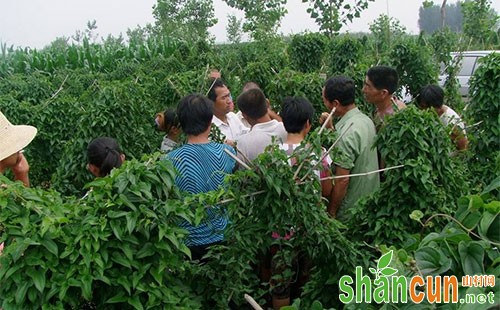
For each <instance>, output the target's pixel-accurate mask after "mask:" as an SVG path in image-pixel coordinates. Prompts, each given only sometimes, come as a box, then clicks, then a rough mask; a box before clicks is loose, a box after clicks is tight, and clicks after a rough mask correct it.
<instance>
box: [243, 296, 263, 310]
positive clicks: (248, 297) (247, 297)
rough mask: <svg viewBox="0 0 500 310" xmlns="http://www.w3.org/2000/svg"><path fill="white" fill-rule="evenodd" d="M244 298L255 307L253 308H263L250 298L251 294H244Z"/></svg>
mask: <svg viewBox="0 0 500 310" xmlns="http://www.w3.org/2000/svg"><path fill="white" fill-rule="evenodd" d="M245 300H246V301H247V302H248V303H249V304H250V305H251V306H252V307H253V308H254V309H255V310H264V309H262V307H261V306H259V304H258V303H257V302H256V301H255V299H253V298H252V296H250V295H248V294H245Z"/></svg>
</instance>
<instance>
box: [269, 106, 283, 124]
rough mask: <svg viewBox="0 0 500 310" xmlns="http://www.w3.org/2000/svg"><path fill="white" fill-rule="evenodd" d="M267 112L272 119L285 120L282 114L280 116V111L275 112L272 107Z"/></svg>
mask: <svg viewBox="0 0 500 310" xmlns="http://www.w3.org/2000/svg"><path fill="white" fill-rule="evenodd" d="M267 114H269V117H270V118H271V119H275V120H277V121H278V122H283V120H282V119H281V116H279V115H278V113H276V112H274V111H273V110H272V109H271V108H268V109H267Z"/></svg>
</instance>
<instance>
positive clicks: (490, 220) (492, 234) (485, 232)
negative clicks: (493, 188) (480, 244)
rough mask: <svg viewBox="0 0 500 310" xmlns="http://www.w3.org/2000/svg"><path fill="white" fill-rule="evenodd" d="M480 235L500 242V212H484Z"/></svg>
mask: <svg viewBox="0 0 500 310" xmlns="http://www.w3.org/2000/svg"><path fill="white" fill-rule="evenodd" d="M478 232H479V235H480V236H481V237H483V238H485V239H487V240H491V241H494V242H500V233H499V232H500V214H492V213H490V212H488V211H485V212H484V213H483V218H482V219H481V222H480V224H479V228H478Z"/></svg>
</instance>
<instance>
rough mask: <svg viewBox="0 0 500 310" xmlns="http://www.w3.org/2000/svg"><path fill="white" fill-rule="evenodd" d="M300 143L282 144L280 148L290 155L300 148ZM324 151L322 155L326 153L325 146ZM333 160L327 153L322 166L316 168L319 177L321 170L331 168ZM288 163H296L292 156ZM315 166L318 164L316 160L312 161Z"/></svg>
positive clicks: (291, 164)
mask: <svg viewBox="0 0 500 310" xmlns="http://www.w3.org/2000/svg"><path fill="white" fill-rule="evenodd" d="M299 146H300V144H280V149H281V150H283V151H285V152H286V153H287V154H288V155H291V153H293V152H294V151H295V149H296V148H298V147H299ZM304 150H307V147H305V148H304ZM322 151H323V153H322V154H321V157H323V155H324V154H325V153H326V150H325V149H324V148H323V149H322ZM332 163H333V161H332V158H331V157H330V155H329V154H328V155H326V156H325V158H323V161H322V163H321V166H319V167H318V168H317V169H315V170H314V173H315V174H316V176H317V177H318V179H320V178H321V171H323V170H329V169H330V166H331V165H332ZM288 164H289V165H290V166H293V165H294V164H296V163H293V162H292V159H291V158H290V159H289V160H288ZM312 164H313V166H314V165H316V161H312Z"/></svg>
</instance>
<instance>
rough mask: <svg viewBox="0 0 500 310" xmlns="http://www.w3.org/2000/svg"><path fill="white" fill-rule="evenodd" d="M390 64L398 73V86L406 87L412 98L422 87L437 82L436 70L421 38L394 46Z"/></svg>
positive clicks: (411, 39) (407, 40)
mask: <svg viewBox="0 0 500 310" xmlns="http://www.w3.org/2000/svg"><path fill="white" fill-rule="evenodd" d="M391 62H392V65H393V66H394V67H395V68H396V70H397V71H398V74H399V85H400V86H403V85H404V86H406V87H407V89H408V91H409V93H410V94H411V96H412V97H413V98H416V97H417V96H418V92H419V91H420V89H421V88H422V87H423V86H425V85H427V84H432V83H434V82H436V81H437V75H438V69H437V67H436V64H435V63H434V61H433V59H432V54H431V51H430V49H429V48H428V47H427V44H426V43H425V42H424V40H423V39H422V38H421V37H420V38H419V39H418V40H415V39H413V38H408V39H406V40H405V41H404V42H401V43H398V44H396V45H395V46H394V48H393V50H392V52H391Z"/></svg>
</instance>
